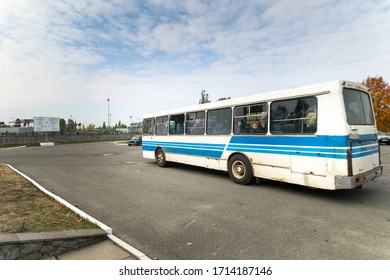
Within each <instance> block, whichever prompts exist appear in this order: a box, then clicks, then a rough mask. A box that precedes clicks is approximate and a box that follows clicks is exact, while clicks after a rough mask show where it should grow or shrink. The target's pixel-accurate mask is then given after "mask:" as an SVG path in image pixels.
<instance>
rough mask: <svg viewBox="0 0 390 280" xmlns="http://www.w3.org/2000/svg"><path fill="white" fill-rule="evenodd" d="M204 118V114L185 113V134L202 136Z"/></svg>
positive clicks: (201, 112) (202, 112)
mask: <svg viewBox="0 0 390 280" xmlns="http://www.w3.org/2000/svg"><path fill="white" fill-rule="evenodd" d="M204 118H205V112H204V111H200V112H194V113H187V119H186V128H185V131H186V134H187V135H203V134H204Z"/></svg>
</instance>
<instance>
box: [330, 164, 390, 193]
mask: <svg viewBox="0 0 390 280" xmlns="http://www.w3.org/2000/svg"><path fill="white" fill-rule="evenodd" d="M382 174H383V167H382V166H378V167H375V168H374V169H372V170H370V171H367V172H365V173H361V174H358V175H354V176H336V178H335V186H336V190H340V189H353V188H361V187H362V185H363V184H365V183H367V182H369V181H374V180H375V179H376V178H378V177H380V176H382Z"/></svg>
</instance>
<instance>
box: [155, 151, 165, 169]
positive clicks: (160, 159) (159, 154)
mask: <svg viewBox="0 0 390 280" xmlns="http://www.w3.org/2000/svg"><path fill="white" fill-rule="evenodd" d="M156 162H157V164H158V166H160V167H165V166H167V160H166V158H165V153H164V151H163V149H161V148H159V149H157V151H156Z"/></svg>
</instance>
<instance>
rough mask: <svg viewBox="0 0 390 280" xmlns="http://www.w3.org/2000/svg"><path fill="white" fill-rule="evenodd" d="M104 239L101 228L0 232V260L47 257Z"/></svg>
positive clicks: (104, 234)
mask: <svg viewBox="0 0 390 280" xmlns="http://www.w3.org/2000/svg"><path fill="white" fill-rule="evenodd" d="M105 239H107V234H106V232H105V231H104V230H102V229H101V228H99V229H83V230H68V231H64V232H62V231H59V232H57V231H55V232H25V233H9V234H0V260H18V259H22V260H23V259H25V260H28V259H31V260H35V259H47V258H50V257H54V256H56V255H59V254H63V253H66V252H68V251H73V250H79V249H81V248H83V247H85V246H88V245H91V244H94V243H98V242H100V241H103V240H105Z"/></svg>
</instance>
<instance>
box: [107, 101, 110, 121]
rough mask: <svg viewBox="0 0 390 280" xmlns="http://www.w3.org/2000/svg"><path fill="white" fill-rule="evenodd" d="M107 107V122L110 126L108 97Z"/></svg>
mask: <svg viewBox="0 0 390 280" xmlns="http://www.w3.org/2000/svg"><path fill="white" fill-rule="evenodd" d="M107 108H108V112H107V124H108V127H110V98H107Z"/></svg>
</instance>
